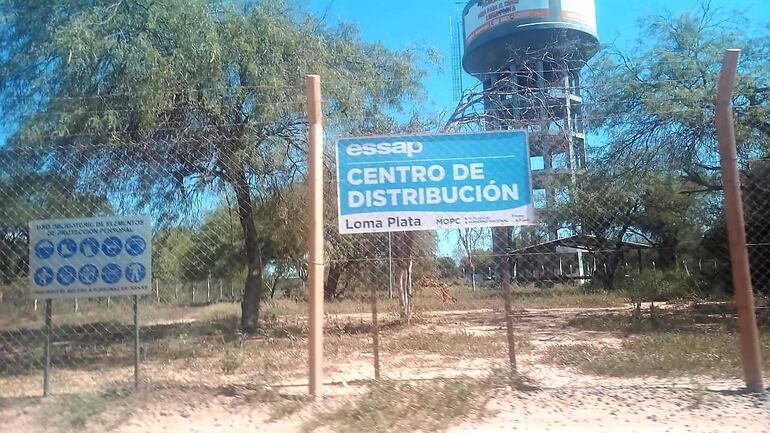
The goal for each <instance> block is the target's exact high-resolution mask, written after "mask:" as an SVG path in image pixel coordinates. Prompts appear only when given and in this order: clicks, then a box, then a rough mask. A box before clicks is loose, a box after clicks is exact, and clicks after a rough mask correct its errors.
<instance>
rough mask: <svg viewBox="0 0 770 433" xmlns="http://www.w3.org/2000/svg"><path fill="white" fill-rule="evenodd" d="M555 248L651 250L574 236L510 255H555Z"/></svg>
mask: <svg viewBox="0 0 770 433" xmlns="http://www.w3.org/2000/svg"><path fill="white" fill-rule="evenodd" d="M557 248H571V249H575V250H585V251H588V252H596V251H618V250H643V249H648V248H652V245H650V244H644V243H639V242H629V241H620V242H618V241H616V240H611V239H600V238H597V237H596V236H594V235H574V236H570V237H567V238H561V239H556V240H553V241H548V242H543V243H540V244H537V245H531V246H528V247H525V248H520V249H517V250H514V251H513V252H512V254H524V253H549V252H550V253H556V252H559V251H557Z"/></svg>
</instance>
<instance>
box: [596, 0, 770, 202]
mask: <svg viewBox="0 0 770 433" xmlns="http://www.w3.org/2000/svg"><path fill="white" fill-rule="evenodd" d="M728 14H729V12H723V11H719V10H715V9H714V8H712V7H710V3H709V2H707V1H704V3H703V4H702V7H701V8H700V10H699V11H697V12H690V11H688V12H685V13H683V14H681V15H672V14H664V15H654V16H648V17H646V18H643V19H642V20H641V21H640V23H639V27H640V28H641V30H642V33H641V35H640V39H639V40H638V41H637V42H636V43H635V44H634V45H633V48H632V51H631V52H629V53H623V52H622V51H621V50H619V49H618V48H615V47H608V48H607V49H605V50H604V51H603V52H602V53H601V54H600V55H599V56H597V58H596V60H594V61H593V64H592V67H591V68H590V71H591V72H590V73H589V74H588V76H587V77H586V81H585V82H586V90H587V92H586V97H587V102H588V106H589V107H590V113H589V117H590V118H591V119H592V122H591V123H590V126H591V127H592V128H593V129H594V131H595V132H597V133H598V134H600V135H602V136H604V137H606V139H607V141H608V144H609V150H610V151H609V152H607V153H606V154H605V155H604V158H605V160H606V161H604V162H606V163H609V164H613V165H623V166H626V167H628V168H631V169H640V170H646V169H650V168H654V169H657V170H669V171H670V172H673V173H676V174H677V175H681V176H682V177H684V178H685V179H687V180H688V181H690V182H692V183H694V184H696V185H697V187H696V188H694V189H695V190H698V191H718V190H721V189H722V187H721V184H720V180H719V157H718V151H717V141H716V129H715V126H714V104H713V101H714V98H715V97H716V86H717V81H718V79H719V74H720V71H721V66H722V58H723V54H724V50H725V49H726V48H741V49H742V50H743V53H742V55H741V62H740V69H739V77H738V83H737V87H736V94H735V98H734V104H735V106H736V134H737V141H738V144H739V149H738V150H739V154H740V157H741V158H740V159H741V163H742V164H744V165H745V164H746V163H747V162H748V161H749V160H750V159H751V158H755V157H757V156H759V155H765V156H766V155H768V154H770V122H768V118H770V116H768V115H770V64H768V62H767V59H768V57H770V44H769V43H768V42H770V37H768V33H767V31H766V29H764V30H762V29H758V28H754V27H753V26H750V25H749V24H747V23H745V22H739V21H738V18H736V17H739V16H741V14H729V15H728ZM747 28H750V29H751V31H746V29H747Z"/></svg>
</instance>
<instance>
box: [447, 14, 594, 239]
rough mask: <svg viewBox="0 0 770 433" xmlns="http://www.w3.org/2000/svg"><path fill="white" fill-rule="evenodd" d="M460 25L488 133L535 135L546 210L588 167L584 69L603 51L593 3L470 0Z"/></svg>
mask: <svg viewBox="0 0 770 433" xmlns="http://www.w3.org/2000/svg"><path fill="white" fill-rule="evenodd" d="M462 20H463V32H464V45H465V50H464V55H463V59H462V63H463V68H464V69H465V71H466V72H468V73H469V74H471V75H473V76H475V77H476V78H478V79H479V80H480V81H481V82H482V83H483V88H484V111H485V113H484V119H485V122H484V128H485V129H487V130H499V129H525V130H527V131H528V132H529V133H530V154H531V156H532V157H533V187H534V190H535V200H536V206H537V207H539V208H540V212H541V213H542V212H547V209H548V208H549V207H551V206H553V204H554V203H555V201H556V200H559V199H560V196H562V195H565V196H567V197H569V195H570V194H571V193H570V188H569V186H570V184H572V183H574V181H575V174H576V173H577V172H578V171H579V170H580V169H581V168H583V167H584V166H585V163H586V145H585V132H584V126H583V110H582V103H583V99H582V96H581V89H580V71H581V69H582V68H583V66H584V65H585V64H586V62H587V61H588V60H589V59H590V58H591V57H593V56H594V54H596V52H597V51H598V48H599V40H598V37H597V31H596V9H595V3H594V0H472V1H469V2H468V3H467V4H466V6H465V8H464V10H463V13H462ZM559 228H560V227H556V226H552V227H548V228H547V230H546V231H547V233H548V235H547V237H548V240H555V239H556V238H558V237H559ZM573 231H574V230H573Z"/></svg>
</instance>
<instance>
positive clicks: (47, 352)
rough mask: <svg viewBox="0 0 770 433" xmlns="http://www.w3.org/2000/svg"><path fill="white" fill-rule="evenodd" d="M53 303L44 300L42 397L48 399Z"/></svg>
mask: <svg viewBox="0 0 770 433" xmlns="http://www.w3.org/2000/svg"><path fill="white" fill-rule="evenodd" d="M52 310H53V301H52V300H50V299H46V300H45V347H44V349H43V352H44V357H45V364H44V366H43V396H44V397H48V394H49V392H50V384H51V380H50V377H51V318H52V316H53V311H52Z"/></svg>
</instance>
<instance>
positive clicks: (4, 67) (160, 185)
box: [0, 0, 424, 332]
mask: <svg viewBox="0 0 770 433" xmlns="http://www.w3.org/2000/svg"><path fill="white" fill-rule="evenodd" d="M292 4H293V3H290V2H284V1H281V0H266V1H262V2H255V3H251V4H249V5H243V4H241V3H239V2H235V3H233V2H212V1H208V0H169V1H123V2H103V1H95V2H71V1H67V0H57V1H51V2H46V3H45V4H41V3H39V2H26V1H18V0H3V1H2V4H1V6H2V11H3V12H2V27H3V31H2V32H0V47H2V51H3V56H1V57H0V77H2V80H0V82H1V84H0V105H1V106H2V107H3V108H4V109H5V110H6V111H7V112H9V113H11V115H10V116H9V118H8V119H7V121H9V122H13V121H16V122H18V124H19V125H20V126H19V128H18V129H17V130H16V131H15V132H14V133H13V135H12V136H11V138H10V139H9V142H10V144H11V146H13V147H14V148H25V149H32V150H34V151H36V152H37V155H36V158H35V161H37V162H38V164H37V166H34V165H33V167H32V168H31V171H32V172H35V171H39V170H40V169H41V167H52V168H53V170H60V171H61V172H66V173H73V176H74V178H75V180H76V181H77V183H78V185H83V187H84V188H87V189H88V190H89V191H92V192H96V193H98V194H99V195H105V196H108V197H110V198H111V200H114V201H115V203H114V206H115V207H116V208H118V209H121V210H125V211H133V212H135V211H139V212H142V213H147V212H150V213H153V215H154V216H155V217H156V220H157V221H159V222H160V223H165V224H166V226H168V227H171V228H176V227H178V226H180V225H181V224H180V222H186V223H191V221H190V220H191V219H195V218H196V217H197V216H198V215H200V211H201V209H200V208H201V207H204V206H205V205H203V206H201V203H211V201H212V197H216V198H219V199H220V200H221V201H225V199H227V200H230V199H234V200H232V201H233V202H234V203H235V206H233V208H234V209H235V210H236V212H235V215H237V218H233V217H231V214H229V212H215V213H214V214H213V215H212V216H210V217H209V218H208V220H207V223H208V225H205V226H204V227H202V229H201V230H200V233H197V234H196V236H202V238H200V237H199V238H196V239H193V240H192V242H193V243H195V244H196V245H200V243H199V242H200V241H201V240H203V241H211V242H212V243H213V244H212V245H210V247H209V248H208V250H203V251H198V253H197V254H194V253H191V255H192V256H193V257H188V261H191V259H194V260H192V262H191V264H190V266H189V269H183V270H182V272H183V273H185V274H192V275H197V276H201V275H202V274H208V273H214V272H222V273H224V272H228V271H232V269H233V268H234V267H236V265H237V262H240V263H242V264H245V265H246V266H247V267H248V272H246V273H245V275H246V276H247V280H246V286H245V292H244V295H245V297H244V303H243V305H244V307H243V308H244V310H243V313H244V322H243V326H244V328H245V329H247V330H248V331H249V332H253V331H254V330H255V329H256V326H257V325H256V322H257V319H258V310H259V308H258V307H259V299H261V298H262V295H263V293H262V291H263V287H264V285H263V281H262V275H263V272H264V269H265V267H266V266H269V263H270V261H272V260H277V259H278V258H279V256H281V257H282V258H283V257H290V258H291V259H296V258H297V257H298V256H299V255H298V254H296V251H294V250H291V251H288V250H290V248H288V247H287V246H286V245H287V244H291V245H294V244H296V238H297V237H298V235H296V236H295V233H291V232H288V231H287V232H285V233H283V235H285V236H281V237H280V238H279V239H280V240H281V242H283V241H284V240H286V241H287V242H285V243H282V244H276V243H275V242H274V241H276V239H275V238H273V237H270V236H264V233H265V231H266V230H274V229H276V228H279V227H280V226H275V225H270V224H263V223H261V221H265V220H266V219H268V218H274V217H275V215H272V214H270V213H269V212H268V213H265V212H263V213H262V214H261V215H258V214H257V213H256V212H255V209H257V208H260V206H261V208H262V210H263V211H264V210H267V209H270V204H269V202H270V201H272V200H274V199H275V197H276V196H277V194H278V193H279V192H280V191H282V190H283V189H284V188H287V187H289V186H290V185H292V184H293V183H294V182H295V181H296V180H297V179H298V178H299V177H300V176H301V175H302V174H303V171H304V167H305V163H304V157H305V155H304V149H305V148H306V140H307V136H306V128H305V123H306V122H305V113H304V111H305V110H304V102H305V101H304V87H305V86H304V84H305V75H306V74H318V75H320V76H321V77H323V93H324V98H323V101H324V103H325V107H324V108H325V111H327V112H330V111H331V112H334V113H335V115H336V116H337V117H339V121H337V122H334V123H333V124H331V125H329V129H330V130H331V131H333V132H336V133H351V132H355V133H362V132H366V131H372V130H378V129H387V128H393V127H394V125H396V124H397V122H396V121H395V120H394V119H395V117H394V116H395V114H397V113H398V111H400V110H401V109H402V104H403V103H404V102H405V101H407V100H409V99H415V98H418V97H420V96H421V93H422V87H421V84H420V80H421V79H422V77H423V76H424V72H423V71H422V70H421V69H420V67H419V66H418V64H417V63H418V62H419V60H420V58H419V56H418V53H416V52H414V51H409V50H404V51H392V50H388V49H386V48H385V47H384V46H383V45H382V44H379V43H366V42H363V41H362V40H361V37H360V34H359V32H358V31H357V30H356V28H355V27H353V26H350V25H346V24H342V25H339V26H336V27H329V26H327V25H326V24H325V23H324V22H323V20H321V19H319V18H316V17H313V16H311V15H309V14H307V13H306V12H305V11H303V10H301V9H299V8H297V7H294V6H292ZM227 208H230V207H229V206H228V207H227ZM294 215H296V213H295V214H294ZM185 216H186V217H187V218H185ZM230 221H236V222H237V223H238V224H239V225H240V229H241V231H242V233H243V235H242V238H241V239H242V240H243V245H242V246H241V247H240V248H232V247H233V246H234V245H233V244H234V242H235V241H236V240H237V236H236V235H235V233H234V232H235V230H229V228H230V227H232V225H229V226H227V225H225V224H226V223H229V222H230ZM284 221H285V220H284ZM194 223H196V224H197V221H194ZM286 226H287V227H292V225H291V224H288V225H286ZM221 227H227V229H225V230H222V231H221V232H220V231H219V228H221ZM235 227H237V226H235ZM212 228H217V229H216V230H213V231H212ZM220 241H221V242H220ZM223 245H227V246H228V247H229V248H227V249H220V247H222V246H223ZM279 250H286V251H282V252H281V253H278V251H279ZM235 252H240V254H242V255H243V257H242V258H240V259H238V258H237V257H235V255H236V253H235ZM219 253H222V255H219ZM211 254H215V255H212V256H211V257H208V256H209V255H211ZM188 256H189V255H188ZM204 256H206V257H204ZM179 268H180V266H179V265H178V264H174V263H172V261H169V263H165V264H164V270H163V272H165V273H168V274H169V275H177V276H178V275H179V274H180V269H179Z"/></svg>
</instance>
